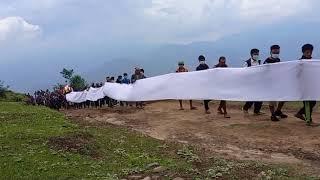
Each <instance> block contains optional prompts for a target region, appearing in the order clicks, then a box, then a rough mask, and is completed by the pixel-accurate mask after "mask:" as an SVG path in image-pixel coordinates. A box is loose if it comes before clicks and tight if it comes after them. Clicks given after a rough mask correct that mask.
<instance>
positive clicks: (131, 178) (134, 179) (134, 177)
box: [128, 175, 142, 180]
mask: <svg viewBox="0 0 320 180" xmlns="http://www.w3.org/2000/svg"><path fill="white" fill-rule="evenodd" d="M140 179H142V176H138V175H132V176H129V177H128V180H140Z"/></svg>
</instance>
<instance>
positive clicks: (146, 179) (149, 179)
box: [142, 176, 151, 180]
mask: <svg viewBox="0 0 320 180" xmlns="http://www.w3.org/2000/svg"><path fill="white" fill-rule="evenodd" d="M142 180H151V177H149V176H148V177H145V178H143V179H142Z"/></svg>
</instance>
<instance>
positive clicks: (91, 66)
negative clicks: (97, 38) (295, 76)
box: [0, 23, 320, 92]
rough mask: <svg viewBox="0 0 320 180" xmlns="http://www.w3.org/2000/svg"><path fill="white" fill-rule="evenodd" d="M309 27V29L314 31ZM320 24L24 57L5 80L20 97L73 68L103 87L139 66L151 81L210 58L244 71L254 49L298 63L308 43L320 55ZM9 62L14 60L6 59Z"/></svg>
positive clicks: (5, 67)
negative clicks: (277, 50) (272, 50)
mask: <svg viewBox="0 0 320 180" xmlns="http://www.w3.org/2000/svg"><path fill="white" fill-rule="evenodd" d="M309 27H310V28H309ZM319 27H320V25H319V24H315V23H310V24H300V25H298V26H297V25H295V26H293V25H290V24H286V25H278V26H270V27H263V28H260V29H254V30H252V31H248V32H245V33H243V32H242V33H241V34H234V35H232V36H228V37H225V38H222V39H219V40H217V41H214V42H194V43H191V44H185V45H183V44H162V45H157V44H153V45H150V44H138V45H137V44H130V43H128V44H127V45H115V46H114V47H112V48H107V47H105V46H104V45H101V44H99V45H92V46H89V45H88V46H85V47H82V48H81V49H78V50H70V49H68V48H64V49H60V50H51V51H49V50H48V51H47V52H43V53H38V52H37V51H36V50H35V51H34V52H29V53H28V54H22V55H21V57H20V58H21V59H23V60H20V61H15V60H12V62H10V63H6V64H1V62H0V79H1V80H4V81H5V82H6V83H7V84H9V85H10V86H11V89H13V90H16V91H19V92H31V91H34V90H36V89H39V88H42V89H47V88H51V87H52V85H54V84H56V83H57V82H63V79H62V78H61V77H60V74H59V72H60V71H61V70H62V68H64V67H66V68H73V69H74V70H75V71H76V73H77V74H80V75H82V76H84V77H85V78H86V79H87V81H88V83H91V82H103V81H104V79H105V77H106V76H115V77H116V76H117V75H121V74H123V73H124V72H127V73H129V74H131V73H132V72H133V68H134V67H142V68H144V69H145V71H146V75H147V76H149V77H150V76H155V75H159V74H165V73H170V72H174V71H175V68H176V64H177V62H178V61H181V60H183V61H185V64H186V65H187V67H188V68H189V69H190V70H194V69H195V68H196V65H197V64H198V62H197V57H198V56H199V55H200V54H203V55H205V56H206V57H207V63H208V64H209V65H210V67H213V65H214V64H216V62H217V59H218V57H219V56H226V57H227V62H228V64H229V65H230V66H233V67H240V66H242V64H243V62H244V61H245V60H246V59H248V58H249V51H250V49H251V48H259V49H260V50H261V59H262V60H264V59H265V58H266V57H267V56H268V55H269V47H270V45H272V44H279V45H280V46H281V58H282V60H295V59H298V58H299V57H300V56H301V49H300V48H301V46H302V45H303V44H304V43H312V44H314V45H315V51H314V57H315V58H319V55H320V54H319V53H320V34H319V32H318V29H319ZM7 57H10V56H7Z"/></svg>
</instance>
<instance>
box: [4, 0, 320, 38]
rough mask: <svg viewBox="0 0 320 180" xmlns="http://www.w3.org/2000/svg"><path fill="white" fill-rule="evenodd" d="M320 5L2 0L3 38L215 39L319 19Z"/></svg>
mask: <svg viewBox="0 0 320 180" xmlns="http://www.w3.org/2000/svg"><path fill="white" fill-rule="evenodd" d="M317 5H320V3H319V2H318V1H317V0H268V1H260V0H197V1H194V0H120V1H119V0H108V1H106V0H90V1H89V0H87V1H85V0H84V1H83V0H2V1H1V2H0V18H1V20H0V42H1V43H2V44H3V43H8V42H11V43H12V41H15V42H17V41H19V43H21V41H24V42H25V41H33V42H34V39H36V38H39V39H40V40H41V41H40V42H41V43H57V42H60V41H73V42H78V41H81V42H87V41H108V42H109V43H110V44H111V43H113V42H116V43H117V44H118V43H124V42H126V41H139V42H151V43H168V42H172V43H188V42H193V41H214V40H216V39H218V38H221V37H224V36H228V35H230V34H233V33H239V32H241V31H245V30H247V29H252V28H256V27H258V26H262V25H266V24H274V23H278V22H281V21H288V20H293V19H295V20H302V21H312V20H313V21H317V20H318V19H319V17H318V16H317V14H316V13H317V10H316V9H315V8H316V7H318V6H317ZM39 39H38V40H39Z"/></svg>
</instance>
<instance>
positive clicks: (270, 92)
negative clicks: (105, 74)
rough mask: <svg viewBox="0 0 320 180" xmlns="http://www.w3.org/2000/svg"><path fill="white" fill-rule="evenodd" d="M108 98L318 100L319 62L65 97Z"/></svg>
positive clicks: (190, 75) (178, 76)
mask: <svg viewBox="0 0 320 180" xmlns="http://www.w3.org/2000/svg"><path fill="white" fill-rule="evenodd" d="M105 96H108V97H110V98H112V99H116V100H120V101H154V100H169V99H176V100H178V99H181V100H189V99H190V100H204V99H210V100H211V99H212V100H229V101H301V100H320V61H319V60H297V61H289V62H281V63H276V64H265V65H261V66H255V67H248V68H214V69H209V70H205V71H195V72H187V73H171V74H166V75H161V76H156V77H151V78H147V79H142V80H139V81H137V82H136V83H134V84H131V85H126V84H117V83H106V84H105V85H104V86H103V87H101V88H90V89H89V91H83V92H72V93H69V94H67V100H68V101H69V102H75V103H80V102H84V101H86V100H90V101H96V100H98V99H101V98H104V97H105Z"/></svg>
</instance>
